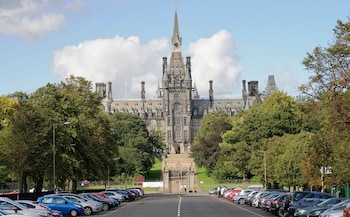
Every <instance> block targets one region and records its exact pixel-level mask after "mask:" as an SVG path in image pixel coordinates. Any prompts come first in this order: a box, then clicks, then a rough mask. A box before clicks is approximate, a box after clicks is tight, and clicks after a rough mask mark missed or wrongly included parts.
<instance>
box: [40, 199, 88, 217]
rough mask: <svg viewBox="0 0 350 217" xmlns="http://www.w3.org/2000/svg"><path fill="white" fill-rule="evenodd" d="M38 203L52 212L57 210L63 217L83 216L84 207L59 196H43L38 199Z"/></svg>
mask: <svg viewBox="0 0 350 217" xmlns="http://www.w3.org/2000/svg"><path fill="white" fill-rule="evenodd" d="M37 201H38V203H39V204H43V205H45V206H48V207H50V208H51V209H54V210H59V211H61V212H62V214H63V215H70V216H72V217H75V216H78V215H84V207H83V205H81V204H79V203H75V202H73V201H71V200H68V199H67V198H65V197H62V196H60V195H45V196H43V197H39V198H38V200H37Z"/></svg>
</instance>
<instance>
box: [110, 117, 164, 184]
mask: <svg viewBox="0 0 350 217" xmlns="http://www.w3.org/2000/svg"><path fill="white" fill-rule="evenodd" d="M111 129H112V135H113V137H114V140H115V141H116V143H115V147H116V148H118V151H119V153H120V157H119V158H118V159H117V161H116V174H117V175H119V176H121V177H124V178H128V177H134V176H136V175H147V173H148V172H149V171H150V170H151V168H152V166H153V164H154V163H155V160H156V158H160V157H161V153H162V151H163V149H164V146H165V144H164V137H163V135H162V134H161V133H160V132H158V131H151V132H148V131H147V128H146V124H145V122H144V121H143V120H142V119H141V118H140V117H139V116H136V115H132V114H126V113H114V114H113V115H112V116H111Z"/></svg>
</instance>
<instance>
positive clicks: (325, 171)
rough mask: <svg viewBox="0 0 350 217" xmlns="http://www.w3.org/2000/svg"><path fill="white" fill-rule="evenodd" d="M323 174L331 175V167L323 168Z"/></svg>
mask: <svg viewBox="0 0 350 217" xmlns="http://www.w3.org/2000/svg"><path fill="white" fill-rule="evenodd" d="M324 174H326V175H328V174H332V167H325V168H324Z"/></svg>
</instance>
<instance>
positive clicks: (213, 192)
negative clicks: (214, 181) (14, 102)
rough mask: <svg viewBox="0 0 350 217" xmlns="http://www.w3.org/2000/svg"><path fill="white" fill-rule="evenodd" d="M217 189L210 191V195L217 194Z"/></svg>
mask: <svg viewBox="0 0 350 217" xmlns="http://www.w3.org/2000/svg"><path fill="white" fill-rule="evenodd" d="M217 188H218V187H213V188H211V189H210V190H209V194H216V193H217Z"/></svg>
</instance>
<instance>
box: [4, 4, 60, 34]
mask: <svg viewBox="0 0 350 217" xmlns="http://www.w3.org/2000/svg"><path fill="white" fill-rule="evenodd" d="M58 4H60V2H59V1H58V0H2V1H1V3H0V34H7V35H13V36H17V37H20V38H22V39H25V40H36V39H38V38H41V37H43V36H44V35H45V34H46V33H47V32H48V31H54V30H58V29H60V28H61V27H62V26H63V25H64V22H65V19H64V15H63V14H60V13H54V12H50V11H49V10H50V7H51V6H57V5H58Z"/></svg>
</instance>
